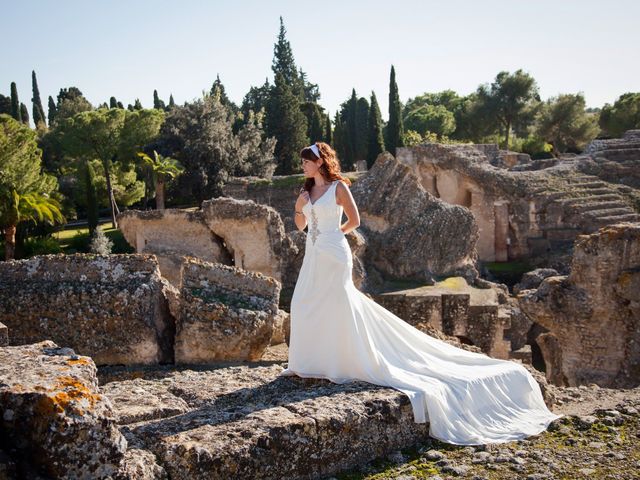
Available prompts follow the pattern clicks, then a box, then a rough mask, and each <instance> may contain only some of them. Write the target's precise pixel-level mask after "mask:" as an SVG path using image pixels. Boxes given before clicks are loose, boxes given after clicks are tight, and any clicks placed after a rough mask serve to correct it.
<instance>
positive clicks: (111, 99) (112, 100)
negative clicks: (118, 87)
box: [109, 97, 118, 108]
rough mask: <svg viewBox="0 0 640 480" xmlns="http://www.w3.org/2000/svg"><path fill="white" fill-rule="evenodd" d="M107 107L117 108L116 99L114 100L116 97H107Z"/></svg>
mask: <svg viewBox="0 0 640 480" xmlns="http://www.w3.org/2000/svg"><path fill="white" fill-rule="evenodd" d="M109 108H118V101H117V100H116V97H111V98H110V99H109Z"/></svg>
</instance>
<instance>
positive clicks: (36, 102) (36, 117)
mask: <svg viewBox="0 0 640 480" xmlns="http://www.w3.org/2000/svg"><path fill="white" fill-rule="evenodd" d="M31 87H32V90H33V98H32V99H31V102H32V103H33V124H34V125H35V126H36V127H37V126H38V124H39V123H44V124H45V126H46V122H45V116H44V108H43V107H42V100H41V99H40V89H39V88H38V81H37V80H36V72H35V70H32V71H31Z"/></svg>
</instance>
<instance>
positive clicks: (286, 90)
mask: <svg viewBox="0 0 640 480" xmlns="http://www.w3.org/2000/svg"><path fill="white" fill-rule="evenodd" d="M267 131H268V133H269V135H270V136H273V137H275V138H276V140H277V143H276V147H275V154H276V157H277V158H278V167H277V168H276V174H279V175H289V174H291V173H293V172H294V165H296V164H297V162H298V157H299V153H300V150H301V149H302V147H304V146H305V145H306V144H307V143H308V137H307V119H306V117H305V116H304V114H303V113H302V111H301V110H300V102H299V100H298V96H296V95H295V93H294V91H293V90H292V89H291V88H290V87H289V85H288V84H287V82H286V80H285V78H284V77H283V76H282V74H281V73H279V72H278V73H277V74H276V79H275V87H274V90H273V94H272V95H271V98H270V102H269V109H268V110H267Z"/></svg>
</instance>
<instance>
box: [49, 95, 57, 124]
mask: <svg viewBox="0 0 640 480" xmlns="http://www.w3.org/2000/svg"><path fill="white" fill-rule="evenodd" d="M48 108H49V111H48V113H47V120H49V126H52V125H53V121H54V120H55V119H56V113H57V112H58V109H57V108H56V102H54V101H53V97H52V96H51V95H49V103H48Z"/></svg>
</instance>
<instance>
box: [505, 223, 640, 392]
mask: <svg viewBox="0 0 640 480" xmlns="http://www.w3.org/2000/svg"><path fill="white" fill-rule="evenodd" d="M639 286H640V223H621V224H615V225H609V226H608V227H603V228H601V229H600V230H599V231H598V232H596V233H594V234H591V235H583V236H581V237H579V239H578V240H577V241H576V246H575V249H574V256H573V260H572V263H571V273H570V274H569V275H568V276H552V277H548V278H546V279H545V280H544V281H543V282H542V283H541V284H540V286H539V288H538V289H537V290H525V291H524V292H522V294H521V295H520V296H519V297H518V298H519V302H520V305H521V307H522V309H523V311H524V312H525V313H526V314H527V315H528V316H529V317H530V318H531V319H532V320H533V321H535V322H537V323H539V324H541V325H543V326H544V327H546V328H548V329H549V330H550V333H551V334H552V335H553V336H554V337H555V338H556V339H557V344H558V347H559V349H560V352H559V353H558V352H554V355H553V357H552V358H549V356H548V355H547V356H545V362H546V363H547V365H549V364H550V363H551V364H553V367H552V371H554V372H556V373H555V374H554V376H555V379H557V378H558V377H560V376H562V377H564V378H566V382H567V384H568V385H569V386H575V385H581V384H589V383H596V384H598V385H600V386H621V387H624V386H635V385H637V383H638V379H639V378H640V323H639V322H640V293H638V292H640V289H639V288H638V287H639ZM547 340H549V339H547ZM547 340H545V342H546V343H549V342H548V341H547ZM544 353H545V350H544V349H543V354H544ZM554 360H555V361H556V362H558V361H559V362H561V363H560V364H559V365H556V364H555V363H554ZM550 380H551V379H550Z"/></svg>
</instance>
